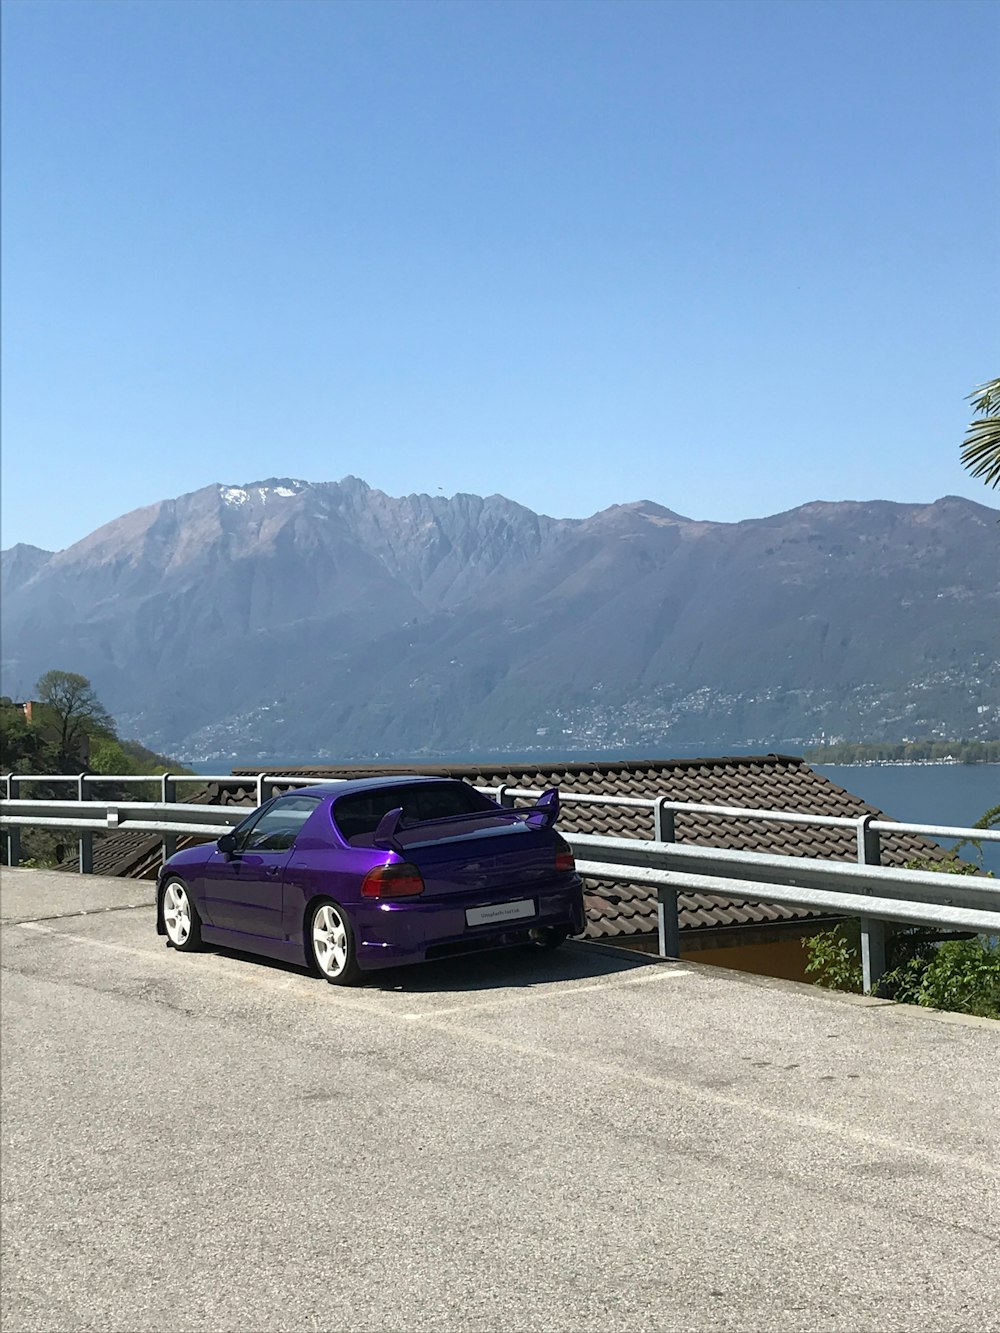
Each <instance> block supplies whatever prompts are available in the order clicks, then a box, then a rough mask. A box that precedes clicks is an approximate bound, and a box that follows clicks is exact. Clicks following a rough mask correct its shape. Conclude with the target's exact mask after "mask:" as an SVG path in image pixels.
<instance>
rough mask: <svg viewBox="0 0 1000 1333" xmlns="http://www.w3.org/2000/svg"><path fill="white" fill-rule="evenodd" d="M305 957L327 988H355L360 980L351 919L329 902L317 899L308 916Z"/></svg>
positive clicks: (329, 899) (332, 902)
mask: <svg viewBox="0 0 1000 1333" xmlns="http://www.w3.org/2000/svg"><path fill="white" fill-rule="evenodd" d="M306 953H307V955H308V958H309V962H310V964H311V965H312V967H313V969H314V971H316V972H317V973H318V974H319V975H320V976H321V977H323V978H324V980H326V981H328V982H329V983H330V985H331V986H356V985H357V984H358V982H359V981H360V980H361V979H362V972H361V968H360V967H359V966H358V951H357V945H356V943H355V938H354V927H353V926H352V925H351V918H350V917H349V916H348V915H347V913H346V912H345V911H344V909H343V908H342V907H341V906H340V904H339V903H335V902H334V901H333V899H332V898H322V899H320V901H319V902H318V903H315V904H314V906H313V909H312V911H311V912H310V913H309V920H308V923H307V925H306Z"/></svg>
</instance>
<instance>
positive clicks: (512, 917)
mask: <svg viewBox="0 0 1000 1333" xmlns="http://www.w3.org/2000/svg"><path fill="white" fill-rule="evenodd" d="M534 915H535V900H534V899H533V898H519V899H518V901H517V902H516V903H491V904H490V905H489V906H488V907H469V908H466V912H465V924H466V925H467V926H491V925H493V923H494V922H495V921H520V920H522V919H523V918H524V917H526V916H534Z"/></svg>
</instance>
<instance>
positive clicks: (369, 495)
mask: <svg viewBox="0 0 1000 1333" xmlns="http://www.w3.org/2000/svg"><path fill="white" fill-rule="evenodd" d="M996 520H997V513H996V511H994V510H992V509H989V508H987V507H986V506H984V505H976V504H974V503H972V502H970V501H965V500H961V499H955V498H946V499H944V500H939V501H937V502H936V503H935V504H932V505H897V504H891V503H888V502H882V501H877V502H871V503H856V502H845V503H816V504H810V505H805V506H803V507H802V508H800V509H796V510H793V511H791V512H789V513H786V514H778V515H775V516H773V517H770V518H767V519H755V520H747V521H745V522H743V523H736V524H716V523H704V522H696V521H693V520H690V519H686V518H683V517H681V516H680V515H678V514H675V513H673V512H671V511H670V510H668V509H664V508H662V507H660V506H658V505H655V504H652V503H651V502H648V501H644V502H638V503H636V504H631V505H616V506H613V507H612V508H610V509H607V510H604V511H602V512H601V513H599V514H595V515H593V516H592V517H591V518H588V519H585V520H554V519H550V518H546V517H544V516H540V515H536V514H534V513H532V512H531V511H530V510H528V509H526V508H524V507H523V506H521V505H517V504H514V503H512V502H511V501H508V500H505V499H504V498H503V497H501V496H491V497H488V498H486V499H483V498H480V497H478V496H468V495H459V496H454V497H451V498H445V497H442V496H438V497H431V496H427V495H419V496H407V497H402V498H395V497H390V496H387V495H384V494H383V493H382V492H380V491H375V490H372V489H371V488H369V487H368V486H366V485H365V484H364V483H363V482H361V481H358V480H357V479H356V478H350V477H349V478H346V479H345V480H344V481H342V482H340V483H321V484H316V485H310V484H307V483H304V482H299V481H291V480H287V479H285V480H279V479H271V480H269V481H266V482H260V483H254V484H253V485H248V486H243V487H224V486H210V487H206V488H204V489H203V490H201V491H197V492H194V493H192V494H190V495H186V496H181V497H179V498H178V499H176V500H167V501H163V502H162V503H161V504H158V505H153V506H150V507H148V508H146V509H142V510H137V511H135V512H134V513H132V514H127V515H125V516H123V517H122V518H121V519H118V520H116V521H115V522H113V523H111V524H108V525H106V526H105V527H103V528H101V529H99V530H98V531H97V532H95V533H92V534H91V535H90V536H89V537H87V538H85V539H84V540H83V541H81V542H78V543H77V544H76V545H75V546H73V547H71V548H69V549H68V550H66V551H63V552H59V553H58V554H56V555H51V556H50V555H48V553H46V552H40V551H37V549H36V548H29V547H19V548H14V550H13V551H11V552H7V553H5V558H4V578H5V589H6V592H5V597H4V606H3V659H4V663H3V665H4V677H5V680H11V681H12V680H17V681H20V682H24V681H27V682H29V683H30V682H32V681H34V679H36V678H37V676H38V675H39V674H41V672H42V671H44V670H46V669H48V668H49V667H51V666H61V667H63V668H66V669H74V670H79V671H82V672H84V673H85V674H87V675H89V676H90V677H91V678H92V679H93V680H94V682H95V684H96V685H97V687H98V690H99V692H100V693H101V695H102V697H103V698H104V699H105V701H106V702H107V704H108V706H109V707H111V708H112V710H113V711H114V712H115V713H116V714H118V715H119V716H121V717H122V718H123V719H127V721H128V725H129V729H130V730H131V731H132V732H133V733H135V734H138V735H140V736H141V737H142V738H143V739H144V740H146V741H147V742H149V743H155V744H156V746H157V748H160V749H164V748H172V749H173V751H175V752H184V753H188V754H191V753H196V752H198V753H216V752H218V753H233V752H235V753H238V754H241V755H248V754H252V753H256V751H257V749H258V748H259V749H260V751H261V752H262V753H263V754H270V755H272V756H275V757H280V756H290V755H296V756H299V757H303V758H304V757H306V756H307V755H311V754H318V753H330V754H342V755H345V756H347V755H348V754H363V753H374V752H375V751H381V752H396V753H400V752H404V751H409V752H417V751H419V750H421V749H438V750H441V749H454V750H461V749H463V748H465V747H466V746H469V745H472V746H475V747H477V748H480V749H484V748H491V747H494V746H521V747H523V746H525V745H527V744H531V743H533V742H536V739H537V734H538V733H539V732H540V731H541V732H543V733H544V735H545V737H546V739H545V740H544V741H541V740H538V742H537V743H539V744H550V745H555V746H556V747H559V746H569V747H572V746H578V747H585V746H587V745H592V746H593V745H607V744H614V743H618V742H620V743H623V744H639V743H641V744H643V745H644V746H645V748H647V749H648V748H649V747H650V746H653V747H654V748H660V749H663V750H669V747H670V741H671V740H672V739H673V740H677V741H681V740H683V741H685V742H687V741H694V740H698V739H700V738H704V739H705V741H706V743H708V742H715V741H717V742H718V743H720V744H723V743H726V742H727V741H728V742H729V743H737V742H738V741H740V740H744V739H747V740H751V739H753V740H757V739H763V740H765V741H766V740H768V739H769V738H775V739H782V738H793V737H796V736H807V735H812V734H816V732H818V731H819V730H821V729H822V730H826V731H827V732H830V731H835V732H836V731H840V730H843V729H844V728H847V729H848V730H850V728H852V727H853V728H854V729H855V730H854V732H852V733H851V734H861V733H860V732H858V731H857V728H858V727H862V726H864V727H867V728H868V731H867V732H866V733H865V734H870V735H875V734H876V733H877V734H879V735H881V734H883V733H885V734H887V735H888V734H891V733H893V731H894V730H895V731H896V732H905V731H906V730H907V729H915V728H917V727H918V726H924V727H931V726H933V725H942V726H946V727H960V728H961V729H962V730H963V731H967V732H969V733H970V734H973V732H974V731H975V729H976V728H977V727H978V728H980V729H982V728H983V727H986V728H989V727H990V726H992V728H993V730H994V731H995V730H996V729H997V727H998V726H1000V681H998V677H997V674H996V673H997V672H998V671H1000V667H998V666H997V663H998V659H1000V531H998V528H997V522H996ZM994 710H997V711H994ZM879 729H881V730H879Z"/></svg>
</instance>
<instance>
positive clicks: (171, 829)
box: [0, 773, 1000, 992]
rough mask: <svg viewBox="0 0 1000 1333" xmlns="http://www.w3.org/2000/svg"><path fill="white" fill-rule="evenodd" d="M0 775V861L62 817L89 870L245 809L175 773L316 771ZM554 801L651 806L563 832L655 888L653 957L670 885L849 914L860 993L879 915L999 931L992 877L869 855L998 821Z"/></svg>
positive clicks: (265, 779) (669, 947) (669, 914)
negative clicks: (152, 797) (682, 839)
mask: <svg viewBox="0 0 1000 1333" xmlns="http://www.w3.org/2000/svg"><path fill="white" fill-rule="evenodd" d="M0 781H4V782H5V783H6V785H7V793H8V795H7V798H6V799H3V800H0V827H3V828H4V829H5V830H6V832H7V838H8V864H9V865H16V864H17V863H18V858H19V845H18V843H19V833H20V829H21V828H23V827H41V828H65V829H70V830H73V831H76V832H78V833H79V835H80V870H81V871H82V872H83V873H88V872H90V871H92V870H93V836H94V834H95V833H96V832H107V831H109V830H130V831H133V832H136V833H159V834H161V835H162V842H163V854H164V857H166V856H168V855H170V854H172V851H173V850H174V849H175V847H176V840H177V837H178V835H181V834H185V835H189V836H198V835H201V836H204V837H211V836H212V835H213V834H214V835H218V834H221V833H223V832H225V831H226V830H228V829H231V828H233V827H235V826H236V825H237V824H238V823H240V822H241V821H242V820H243V819H244V818H245V817H246V814H247V809H246V807H245V806H243V807H241V806H220V805H196V804H193V803H190V802H182V803H179V804H178V803H177V801H176V789H177V784H178V783H180V782H188V783H199V784H201V785H203V786H204V785H206V784H211V785H215V786H227V787H236V788H244V789H247V790H249V791H253V793H254V795H255V797H256V798H257V804H263V802H264V800H266V799H267V798H268V797H269V796H270V795H271V794H272V793H273V792H274V791H275V790H277V789H279V788H284V789H288V788H292V787H300V786H314V785H317V784H318V783H319V782H322V781H324V780H323V779H317V778H316V777H306V776H290V775H287V774H266V773H261V774H258V775H257V776H256V777H242V778H240V777H235V776H233V775H232V774H227V775H224V776H221V777H214V776H200V775H197V776H196V775H187V774H184V775H172V774H164V775H163V776H162V777H154V778H148V777H135V776H134V775H129V776H128V777H117V776H114V775H104V774H79V775H77V776H69V775H57V776H55V777H51V776H49V775H21V774H10V775H7V777H6V778H0ZM126 781H127V782H130V783H131V782H159V783H160V784H161V796H162V800H160V801H159V802H135V801H132V802H123V801H96V800H89V801H88V800H87V799H86V798H85V796H84V794H83V793H84V791H85V788H86V786H87V785H88V784H92V785H96V784H100V783H121V782H126ZM28 782H45V783H53V782H63V783H68V782H72V783H75V784H77V792H78V799H77V800H75V801H52V800H45V799H43V800H35V799H21V798H20V787H21V785H22V784H24V783H28ZM478 790H480V791H483V792H487V793H489V794H490V795H492V796H494V797H496V798H497V799H498V800H499V802H500V803H501V804H502V805H505V806H508V807H513V806H515V805H516V801H517V799H518V798H523V799H536V798H537V797H538V796H540V795H541V791H540V790H539V789H535V788H528V787H512V786H508V785H506V784H504V785H501V786H499V787H480V788H479V789H478ZM560 800H561V801H562V802H563V803H565V804H572V803H574V802H576V803H581V804H595V805H606V806H628V807H632V808H634V809H644V810H648V811H650V814H651V819H652V826H653V827H652V832H653V838H652V840H649V841H646V840H642V839H638V838H609V837H599V836H595V835H593V834H585V833H567V832H565V831H564V834H563V836H564V837H565V838H566V840H567V841H568V842H569V844H570V846H571V847H572V848H573V851H574V853H575V854H576V856H577V866H578V868H579V870H580V873H581V874H582V875H584V876H588V877H591V878H595V879H603V880H609V881H611V882H613V883H633V884H645V885H648V886H649V887H650V888H653V889H655V890H656V895H657V926H658V933H659V946H660V953H661V954H662V955H663V956H664V957H668V958H677V957H679V956H680V925H679V916H678V894H679V893H681V892H691V893H701V894H707V895H710V896H714V897H721V898H728V899H737V900H740V901H757V902H779V903H785V904H788V905H789V906H794V907H801V908H805V909H807V910H813V911H823V912H833V913H835V914H837V915H844V916H859V917H860V918H861V955H862V968H863V973H864V988H865V990H866V992H867V991H871V990H872V989H873V988H874V986H875V984H876V982H877V981H878V978H879V976H881V974H882V972H884V970H885V925H886V923H887V922H898V923H901V924H905V925H923V926H931V927H951V928H953V929H960V930H968V931H974V932H981V933H985V934H989V935H998V934H1000V883H994V882H993V881H992V880H989V879H987V878H978V877H966V876H953V875H952V876H948V877H947V878H944V877H943V876H942V875H941V874H940V873H935V872H933V871H919V870H904V869H899V868H896V867H891V866H883V865H881V864H880V861H881V841H880V835H881V834H882V833H917V834H922V835H925V836H935V837H955V838H961V839H966V840H969V841H986V842H1000V830H982V829H968V828H954V827H952V826H950V825H937V824H911V823H903V822H899V821H895V820H886V819H876V818H875V817H874V816H873V815H863V816H861V817H860V818H852V817H850V816H842V815H813V814H808V813H803V812H801V811H792V810H759V809H754V808H752V807H744V806H716V805H705V804H699V803H697V802H691V801H671V800H669V799H667V798H666V797H638V796H602V795H597V794H592V793H588V792H568V791H562V790H560ZM678 813H691V814H702V815H712V816H715V817H719V818H729V819H759V820H764V821H771V822H778V823H785V824H804V825H814V826H820V827H827V828H829V827H835V828H844V829H850V830H852V831H853V832H854V834H855V840H856V847H857V859H856V863H852V862H849V861H823V860H815V859H809V858H805V857H798V856H770V855H765V854H762V853H758V852H742V851H733V850H731V849H728V848H718V847H704V846H700V845H697V844H692V843H682V844H678V843H677V842H676V841H675V816H676V815H677V814H678Z"/></svg>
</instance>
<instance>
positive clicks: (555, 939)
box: [531, 926, 569, 953]
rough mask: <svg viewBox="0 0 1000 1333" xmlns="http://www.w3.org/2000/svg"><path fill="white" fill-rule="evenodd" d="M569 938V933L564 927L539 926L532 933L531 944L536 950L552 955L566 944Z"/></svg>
mask: <svg viewBox="0 0 1000 1333" xmlns="http://www.w3.org/2000/svg"><path fill="white" fill-rule="evenodd" d="M568 937H569V931H568V930H567V929H566V928H565V927H563V926H538V927H536V929H535V930H533V931H532V932H531V943H532V946H533V947H534V948H535V949H541V950H542V951H543V952H544V953H551V952H552V950H553V949H558V948H559V946H560V944H563V943H565V941H566V940H567V939H568Z"/></svg>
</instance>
